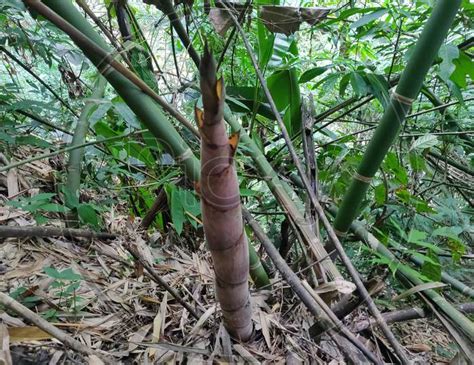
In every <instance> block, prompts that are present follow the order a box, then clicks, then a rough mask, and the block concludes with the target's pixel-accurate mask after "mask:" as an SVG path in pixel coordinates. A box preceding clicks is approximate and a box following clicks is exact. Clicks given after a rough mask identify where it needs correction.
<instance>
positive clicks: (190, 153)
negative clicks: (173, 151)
mask: <svg viewBox="0 0 474 365" xmlns="http://www.w3.org/2000/svg"><path fill="white" fill-rule="evenodd" d="M192 157H193V151H191V149H190V148H187V149H186V150H185V151H184V152H183V153H182V154H180V155H179V156H176V157H175V158H174V159H175V160H176V162H178V163H181V162H183V161H186V160H187V159H189V158H192Z"/></svg>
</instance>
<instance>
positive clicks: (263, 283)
mask: <svg viewBox="0 0 474 365" xmlns="http://www.w3.org/2000/svg"><path fill="white" fill-rule="evenodd" d="M248 247H249V264H250V267H249V271H250V277H251V278H252V280H253V282H254V284H255V286H256V287H257V288H262V287H266V288H268V289H270V279H269V278H268V274H267V272H266V271H265V268H264V267H263V265H262V262H261V261H260V257H259V256H258V254H257V251H255V248H254V247H253V245H252V244H251V243H250V242H249V243H248Z"/></svg>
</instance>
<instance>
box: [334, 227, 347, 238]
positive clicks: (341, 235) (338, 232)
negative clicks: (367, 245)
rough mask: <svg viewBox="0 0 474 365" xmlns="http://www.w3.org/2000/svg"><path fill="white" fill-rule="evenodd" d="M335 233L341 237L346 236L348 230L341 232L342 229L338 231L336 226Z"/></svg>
mask: <svg viewBox="0 0 474 365" xmlns="http://www.w3.org/2000/svg"><path fill="white" fill-rule="evenodd" d="M334 233H335V234H336V236H339V237H346V236H347V231H346V232H341V231H338V230H337V229H336V228H334Z"/></svg>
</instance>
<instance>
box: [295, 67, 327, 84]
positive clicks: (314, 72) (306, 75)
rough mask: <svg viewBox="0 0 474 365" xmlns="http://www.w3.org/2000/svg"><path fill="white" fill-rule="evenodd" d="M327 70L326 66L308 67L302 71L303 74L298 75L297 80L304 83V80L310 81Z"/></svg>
mask: <svg viewBox="0 0 474 365" xmlns="http://www.w3.org/2000/svg"><path fill="white" fill-rule="evenodd" d="M327 70H328V67H315V68H312V69H309V70H307V71H305V72H303V74H302V75H301V76H300V79H299V80H298V82H299V83H300V84H304V83H305V82H308V81H311V80H312V79H314V78H315V77H317V76H319V75H322V74H323V73H325V72H326V71H327Z"/></svg>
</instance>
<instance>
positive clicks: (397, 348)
mask: <svg viewBox="0 0 474 365" xmlns="http://www.w3.org/2000/svg"><path fill="white" fill-rule="evenodd" d="M224 7H226V8H227V10H229V8H228V7H227V6H226V5H225V4H224ZM229 16H230V17H231V19H232V21H233V22H234V24H235V26H236V27H237V29H238V30H239V32H240V35H241V36H242V39H243V41H244V45H245V48H246V49H247V52H248V54H249V56H250V58H251V60H252V64H253V66H254V68H255V72H256V73H257V76H258V78H259V80H260V84H261V85H262V89H263V91H264V92H265V96H266V98H267V100H268V103H269V104H270V107H271V109H272V111H273V113H274V114H275V118H276V120H277V122H278V125H279V126H280V129H281V132H282V135H283V137H284V139H285V142H286V145H287V147H288V151H289V152H290V155H291V158H292V160H293V162H294V164H295V166H296V169H297V170H298V173H299V175H300V178H301V180H302V181H303V184H304V187H305V189H306V191H307V192H308V195H309V197H310V199H311V203H312V204H313V206H314V208H315V209H316V211H317V212H318V216H319V218H320V219H321V221H322V222H323V225H324V228H326V231H327V233H328V235H329V237H330V239H331V241H332V243H333V244H334V246H335V248H336V250H337V252H338V253H339V256H340V257H341V259H342V262H343V263H344V265H345V266H346V268H347V270H348V271H349V273H350V275H351V276H352V279H353V280H354V283H355V284H356V286H357V289H358V290H359V292H360V294H361V296H362V297H363V298H364V300H365V301H366V302H367V306H368V308H369V310H370V312H371V313H372V315H373V316H374V317H375V318H376V320H377V324H378V325H379V327H380V329H381V330H382V332H383V333H384V335H385V337H386V338H387V340H388V342H389V343H390V344H391V345H392V347H393V349H394V351H395V353H396V354H397V356H398V357H399V359H400V361H401V362H402V363H403V364H409V363H410V361H409V360H408V357H407V355H406V353H405V350H404V349H403V347H402V346H401V345H400V343H399V342H398V341H397V339H396V338H395V336H394V335H393V333H392V331H391V330H390V328H389V327H388V326H387V324H386V323H385V322H384V320H383V318H382V316H381V315H380V312H379V310H378V309H377V307H376V306H375V303H374V301H373V300H372V298H371V297H370V295H369V293H368V292H367V289H365V287H364V284H363V283H362V280H361V279H360V277H359V273H358V272H357V270H356V269H355V267H354V266H353V265H352V262H351V261H350V259H349V257H348V256H347V255H346V253H345V252H344V248H343V247H342V245H341V243H340V242H339V239H338V238H337V236H336V233H335V232H334V229H333V228H332V226H331V224H330V223H329V220H328V219H327V217H326V215H325V214H324V211H323V208H322V207H321V205H320V204H319V201H318V199H317V198H316V195H315V194H314V191H313V190H312V189H311V184H310V182H309V181H308V178H307V176H306V174H305V172H304V169H303V166H302V164H301V161H300V159H299V158H298V155H297V154H296V150H295V148H294V146H293V143H292V142H291V138H290V135H289V134H288V131H287V130H286V127H285V124H284V122H283V119H282V117H281V115H280V113H279V112H278V109H277V107H276V105H275V102H274V100H273V98H272V95H271V93H270V90H269V89H268V87H267V83H266V81H265V78H264V77H263V75H262V73H261V72H260V69H259V67H258V63H257V60H256V58H255V54H254V53H253V51H252V47H251V45H250V43H249V41H248V39H247V36H246V35H245V32H244V30H243V29H242V27H241V26H240V24H239V22H238V21H237V19H236V18H235V16H234V15H233V14H232V12H229Z"/></svg>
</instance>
